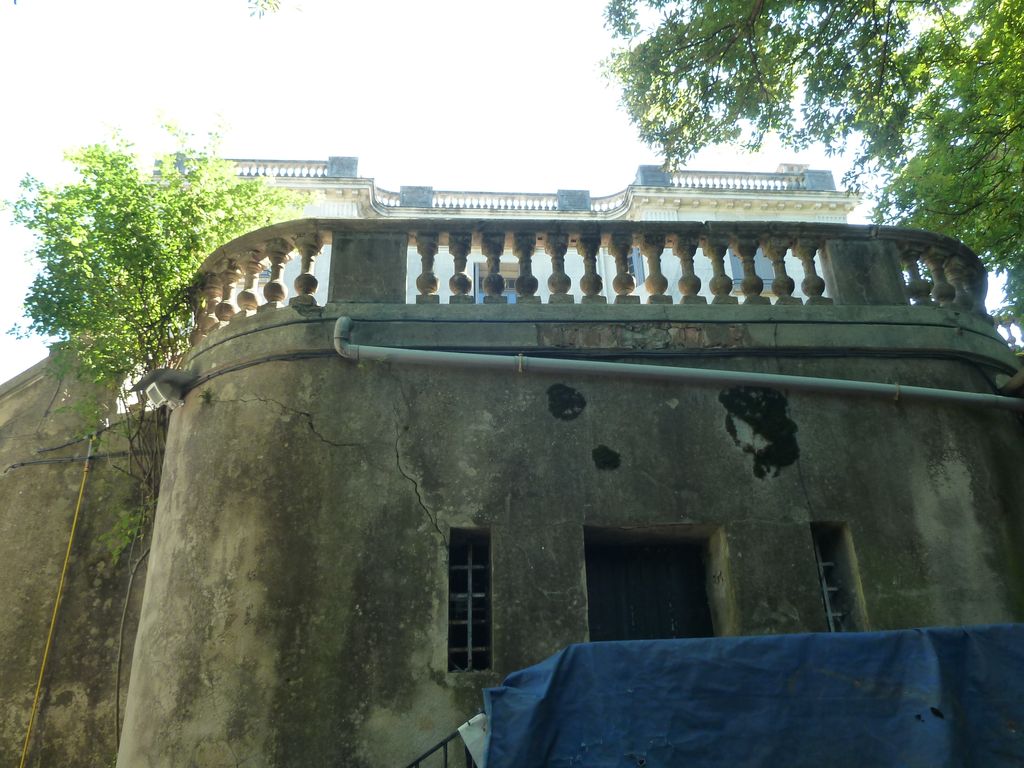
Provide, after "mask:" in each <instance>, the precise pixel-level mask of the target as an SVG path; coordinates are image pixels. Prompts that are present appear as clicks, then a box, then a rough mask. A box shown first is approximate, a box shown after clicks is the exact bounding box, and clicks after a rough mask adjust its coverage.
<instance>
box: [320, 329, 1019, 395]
mask: <svg viewBox="0 0 1024 768" xmlns="http://www.w3.org/2000/svg"><path fill="white" fill-rule="evenodd" d="M351 333H352V318H350V317H339V318H338V321H337V322H336V323H335V324H334V349H335V351H337V353H338V354H339V355H341V356H342V357H344V358H346V359H349V360H353V361H359V360H375V361H379V362H383V363H405V364H408V365H440V366H449V367H457V368H481V369H489V370H499V371H500V370H505V371H509V372H510V373H527V372H531V373H532V372H538V373H560V374H584V375H590V376H617V377H623V376H628V377H630V378H634V379H646V380H648V381H671V382H677V383H679V382H683V383H687V384H698V385H708V386H747V387H774V388H777V389H789V390H794V391H798V392H819V393H823V394H835V395H855V396H861V397H877V398H885V399H888V400H894V401H896V400H922V401H931V402H939V403H954V404H957V405H970V406H979V407H985V408H1002V409H1005V410H1010V411H1017V412H1020V413H1024V399H1022V398H1018V397H1006V396H1004V395H985V394H980V393H977V392H959V391H957V390H952V389H932V388H930V387H911V386H903V385H901V384H882V383H880V382H876V381H851V380H848V379H826V378H821V377H818V376H790V375H787V374H781V373H755V372H752V371H721V370H708V369H704V368H677V367H674V366H667V365H644V364H637V363H609V362H605V361H603V360H566V359H558V358H543V357H527V356H526V355H522V354H520V355H512V356H510V355H481V354H476V353H470V352H447V351H434V350H422V349H404V348H401V347H372V346H366V345H360V344H352V343H350V341H349V339H350V336H351Z"/></svg>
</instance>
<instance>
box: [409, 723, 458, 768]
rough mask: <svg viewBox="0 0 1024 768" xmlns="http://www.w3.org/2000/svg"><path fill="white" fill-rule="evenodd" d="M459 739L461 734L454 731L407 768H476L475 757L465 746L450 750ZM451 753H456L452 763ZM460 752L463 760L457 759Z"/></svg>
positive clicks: (452, 756) (455, 746)
mask: <svg viewBox="0 0 1024 768" xmlns="http://www.w3.org/2000/svg"><path fill="white" fill-rule="evenodd" d="M458 739H460V736H459V732H458V731H453V732H452V733H450V734H448V735H447V736H445V737H444V738H443V739H442V740H441V741H439V742H438V743H437V744H435V745H434V746H432V747H431V748H430V749H428V750H427V751H426V752H424V753H423V754H422V755H420V756H419V757H417V758H416V759H415V760H413V761H412V762H411V763H409V764H408V765H407V766H405V768H476V763H475V762H473V757H472V755H470V754H469V750H468V749H467V748H466V746H465V745H462V748H461V749H459V746H458V745H453V746H452V747H450V748H449V744H451V743H452V742H453V741H456V740H458ZM449 752H453V753H454V754H453V755H451V761H449ZM460 752H461V753H462V759H461V760H460V759H458V758H457V757H456V755H458V754H459V753H460Z"/></svg>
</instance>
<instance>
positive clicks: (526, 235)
mask: <svg viewBox="0 0 1024 768" xmlns="http://www.w3.org/2000/svg"><path fill="white" fill-rule="evenodd" d="M536 249H537V233H536V232H516V233H514V234H513V235H512V255H513V256H515V257H516V260H517V261H518V262H519V277H517V278H516V303H517V304H538V303H540V296H537V295H536V293H537V278H536V277H534V275H533V252H534V251H535V250H536Z"/></svg>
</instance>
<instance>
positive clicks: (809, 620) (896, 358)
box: [119, 305, 1024, 768]
mask: <svg viewBox="0 0 1024 768" xmlns="http://www.w3.org/2000/svg"><path fill="white" fill-rule="evenodd" d="M464 309H465V310H466V314H465V316H462V315H461V314H460V313H461V312H462V311H463V310H464ZM707 309H709V308H702V307H677V306H673V307H638V308H629V307H604V308H600V310H599V311H598V310H593V309H591V308H588V307H568V308H566V307H547V306H542V307H535V308H530V309H526V308H523V307H493V308H492V307H486V308H480V307H473V308H461V307H443V308H440V309H439V308H436V307H427V306H422V307H417V306H411V307H409V306H396V307H387V306H376V307H368V306H367V305H332V306H330V307H328V309H327V310H325V311H324V312H323V314H322V316H320V314H319V313H318V312H317V311H313V312H306V313H305V314H300V313H298V312H296V311H294V310H280V311H278V312H275V313H272V314H271V313H266V314H264V315H263V316H257V317H255V318H250V319H247V320H246V321H243V322H239V323H233V324H232V325H231V327H230V328H228V329H225V330H224V331H220V332H218V333H216V334H214V335H213V336H212V337H211V338H209V339H207V340H206V341H205V342H203V344H202V345H200V347H199V348H198V349H197V350H196V352H195V353H194V355H193V358H192V363H191V364H192V366H193V368H194V369H195V370H196V372H197V373H199V374H200V375H201V376H208V377H209V378H205V379H201V380H200V384H199V386H198V387H197V388H196V389H195V390H194V391H192V392H191V393H190V394H189V395H188V397H187V399H186V404H185V406H184V407H183V408H180V409H178V410H177V411H175V413H174V415H173V417H172V423H171V433H170V436H169V444H168V449H167V457H168V458H167V462H166V465H165V472H164V485H163V489H162V492H161V499H160V509H159V512H158V517H157V520H158V522H157V531H156V533H155V538H154V545H153V554H152V559H151V563H150V569H151V570H150V583H149V585H148V588H147V592H146V596H145V602H144V606H143V619H142V621H141V624H140V629H139V636H138V642H137V646H136V651H135V662H134V664H135V667H134V669H135V671H134V676H133V679H132V686H131V691H130V694H129V702H128V713H127V715H126V721H125V736H124V739H123V741H122V745H121V750H120V754H119V765H121V766H128V767H130V768H135V767H136V766H182V765H202V766H204V767H208V768H218V767H219V766H236V765H247V766H285V765H331V764H344V765H350V766H369V765H392V764H393V765H401V764H403V761H408V760H409V759H411V758H412V757H414V756H415V755H416V754H418V753H419V752H420V751H422V750H423V749H424V748H425V747H427V746H429V745H430V744H431V743H433V742H434V741H435V740H437V739H438V738H439V737H440V736H442V735H445V734H447V733H449V732H450V731H451V730H452V729H453V728H454V727H455V726H456V725H457V724H459V723H460V722H461V721H462V720H464V719H465V718H466V717H468V716H469V715H471V714H473V712H475V711H476V709H477V708H478V707H479V706H480V696H479V689H480V687H482V686H485V685H488V684H492V683H495V682H497V681H498V680H499V679H500V678H501V676H502V675H504V674H505V673H507V672H510V671H512V670H513V669H516V668H519V667H522V666H524V665H527V664H530V663H533V662H536V661H538V660H540V659H542V658H544V657H545V656H546V655H548V654H550V653H552V652H553V651H555V650H557V649H558V648H560V647H562V646H564V645H565V644H567V643H571V642H577V641H582V640H586V638H587V593H586V574H585V569H584V558H583V554H584V546H583V541H584V527H585V526H595V527H606V528H626V529H631V530H633V531H636V530H646V531H648V532H649V533H650V534H651V535H652V536H656V535H682V534H687V533H688V534H691V535H698V536H700V537H704V538H707V539H708V541H709V544H708V547H709V558H710V563H711V567H710V570H711V573H710V575H711V576H712V577H714V578H713V579H712V580H711V581H710V583H709V598H710V602H711V604H712V615H713V618H714V621H715V626H716V632H718V633H719V634H740V633H766V632H794V631H801V630H822V629H824V628H825V618H824V614H823V609H822V606H821V600H820V597H819V594H820V593H819V585H818V581H817V574H816V567H815V562H814V553H813V545H812V539H811V534H810V528H809V523H810V522H811V521H834V522H842V523H846V524H847V525H848V526H849V529H850V531H851V533H852V538H853V542H854V544H855V546H856V551H857V556H858V559H859V567H860V576H861V581H862V588H863V594H864V601H865V606H866V612H867V620H868V623H869V625H870V627H871V628H873V629H883V628H896V627H909V626H919V625H935V624H962V623H972V622H998V621H1010V620H1022V619H1024V604H1022V596H1024V574H1022V572H1021V565H1020V561H1019V558H1018V556H1017V555H1016V554H1015V552H1019V551H1020V547H1021V545H1022V544H1024V536H1022V531H1021V519H1020V516H1021V509H1024V476H1022V475H1021V473H1020V472H1019V466H1020V465H1021V462H1022V460H1024V441H1022V437H1024V435H1022V427H1021V423H1020V420H1019V419H1018V417H1016V416H1014V415H1012V414H1010V413H1008V412H998V411H987V410H977V409H973V410H968V409H963V408H959V407H955V406H936V405H920V404H914V403H907V402H889V401H879V400H868V399H845V398H834V397H826V396H818V395H813V394H798V393H787V392H772V393H770V394H768V395H763V396H761V397H760V398H751V397H747V396H746V395H744V394H743V393H735V392H727V391H723V390H718V389H710V388H697V387H683V386H677V385H669V384H664V383H644V382H639V381H630V380H628V379H625V378H624V379H622V380H612V379H600V378H595V377H588V376H577V377H571V378H568V377H562V378H553V377H541V376H533V375H516V374H514V373H513V372H512V371H511V370H510V372H509V373H508V374H499V373H493V372H487V373H482V372H479V371H466V370H451V369H440V368H437V369H433V368H425V367H423V368H412V367H410V368H403V367H400V366H397V365H396V366H391V365H384V364H369V363H362V364H358V365H355V364H353V363H351V362H348V361H344V360H342V359H340V358H338V357H336V356H334V354H333V352H332V351H331V330H332V325H333V320H334V317H336V316H337V315H338V314H348V315H350V316H353V317H354V318H355V319H356V323H355V332H354V335H355V338H354V341H355V342H356V343H366V344H374V343H379V344H386V345H395V346H402V345H411V346H423V347H439V348H464V349H473V350H477V349H480V348H484V349H489V350H508V351H523V352H526V353H530V352H536V351H546V352H547V353H549V354H551V353H555V352H557V351H558V350H560V349H561V350H564V351H563V352H562V353H563V354H565V353H571V354H580V353H586V352H590V353H593V354H601V355H602V356H605V357H608V356H611V357H613V358H614V357H618V358H620V359H624V360H637V359H639V360H642V361H643V362H651V361H657V362H661V363H663V364H669V365H690V366H701V367H715V368H728V369H735V370H750V371H767V372H779V373H790V374H798V375H799V374H803V375H814V376H834V377H838V378H849V379H866V380H874V381H899V382H901V383H904V384H915V385H921V386H933V387H947V388H951V389H962V390H969V391H991V385H990V383H989V381H988V377H991V376H992V375H993V373H995V372H997V371H1009V370H1012V368H1013V367H1014V366H1015V362H1014V360H1013V358H1012V355H1010V354H1009V352H1008V350H1006V348H1005V345H1001V344H1000V343H999V342H998V340H997V339H996V338H994V336H993V335H992V332H991V329H988V328H986V326H984V324H983V323H981V322H980V321H979V320H976V319H972V318H967V317H966V316H961V315H957V314H956V313H953V312H947V311H945V310H939V309H933V308H928V307H921V308H916V307H891V308H889V307H885V308H880V307H800V308H787V307H757V308H755V307H742V306H741V307H735V308H723V307H715V308H714V310H715V311H714V313H713V314H712V313H709V312H707V311H705V310H707ZM468 310H473V311H472V312H469V311H468ZM474 317H475V318H477V319H478V320H479V319H481V318H482V319H485V320H487V322H447V323H446V322H437V321H438V320H441V319H447V320H456V321H458V320H464V321H468V320H469V319H470V318H474ZM286 351H287V352H295V353H297V359H292V360H288V361H281V360H277V361H273V362H262V363H261V362H259V361H260V360H261V359H262V358H265V357H266V356H268V355H280V354H281V353H282V352H286ZM641 353H642V355H644V356H642V357H639V358H638V357H635V356H634V355H636V354H641ZM239 364H246V365H245V366H244V367H236V366H238V365H239ZM556 384H557V385H561V387H562V388H561V389H556V390H555V393H554V394H552V392H551V389H552V386H553V385H556ZM598 449H601V450H598ZM595 451H596V453H595ZM613 456H614V460H613V459H612V457H613ZM595 459H596V460H595ZM759 469H760V471H759ZM452 528H489V529H490V532H491V549H492V578H493V593H492V605H493V630H492V631H493V659H494V663H493V670H492V671H491V672H478V673H469V674H459V673H450V672H448V671H447V663H446V642H447V625H446V621H447V618H446V614H447V581H448V577H447V570H446V558H447V540H448V536H449V532H450V530H451V529H452Z"/></svg>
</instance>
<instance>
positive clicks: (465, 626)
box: [448, 530, 491, 672]
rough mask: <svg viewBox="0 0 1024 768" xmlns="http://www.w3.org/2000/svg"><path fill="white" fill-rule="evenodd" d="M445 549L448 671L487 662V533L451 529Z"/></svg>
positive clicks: (480, 666) (487, 664) (486, 666)
mask: <svg viewBox="0 0 1024 768" xmlns="http://www.w3.org/2000/svg"><path fill="white" fill-rule="evenodd" d="M450 541H451V543H450V545H449V549H448V671H449V672H468V671H471V670H475V669H489V668H490V666H491V551H490V533H489V532H488V531H481V530H452V532H451V538H450Z"/></svg>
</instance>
